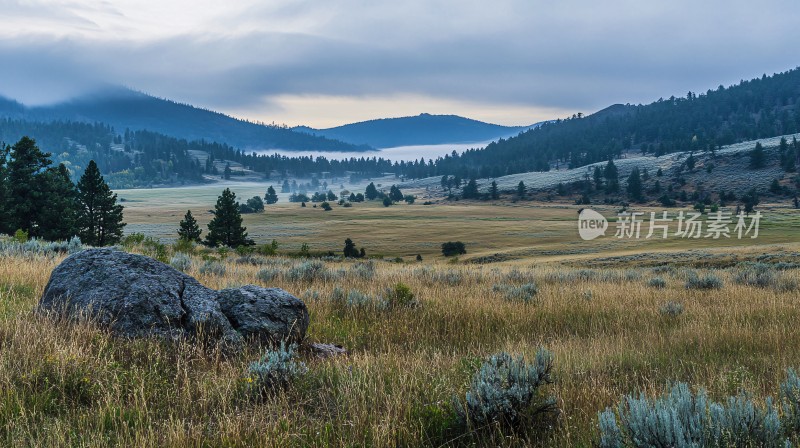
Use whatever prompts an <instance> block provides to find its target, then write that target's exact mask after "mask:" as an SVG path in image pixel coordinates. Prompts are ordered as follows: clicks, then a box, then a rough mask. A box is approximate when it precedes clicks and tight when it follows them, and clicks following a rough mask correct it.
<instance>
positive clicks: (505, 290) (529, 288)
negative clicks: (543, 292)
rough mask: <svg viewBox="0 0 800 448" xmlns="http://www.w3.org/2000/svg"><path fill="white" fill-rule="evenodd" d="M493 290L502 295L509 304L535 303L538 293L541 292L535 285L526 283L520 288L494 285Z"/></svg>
mask: <svg viewBox="0 0 800 448" xmlns="http://www.w3.org/2000/svg"><path fill="white" fill-rule="evenodd" d="M492 290H493V291H495V292H499V293H500V294H502V295H503V298H504V299H505V300H508V301H509V302H524V303H530V302H533V301H534V300H535V299H536V293H538V292H539V290H538V289H537V288H536V284H535V283H525V284H523V285H520V286H513V285H494V286H492Z"/></svg>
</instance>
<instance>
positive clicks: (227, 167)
mask: <svg viewBox="0 0 800 448" xmlns="http://www.w3.org/2000/svg"><path fill="white" fill-rule="evenodd" d="M222 177H223V178H224V179H225V180H229V179H230V178H231V164H230V163H226V164H225V171H223V173H222Z"/></svg>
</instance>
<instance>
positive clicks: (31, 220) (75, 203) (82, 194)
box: [0, 136, 125, 246]
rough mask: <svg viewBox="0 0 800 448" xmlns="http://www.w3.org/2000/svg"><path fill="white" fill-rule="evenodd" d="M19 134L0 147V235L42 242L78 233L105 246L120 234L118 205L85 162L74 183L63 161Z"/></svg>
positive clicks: (92, 165)
mask: <svg viewBox="0 0 800 448" xmlns="http://www.w3.org/2000/svg"><path fill="white" fill-rule="evenodd" d="M50 157H51V154H50V153H46V152H42V150H41V149H40V148H39V147H38V146H37V144H36V141H35V140H33V139H31V138H29V137H27V136H23V137H22V138H21V139H20V140H19V141H18V142H17V143H15V144H14V145H13V146H8V145H6V144H2V145H0V233H12V232H14V231H16V230H21V231H23V232H27V233H28V235H29V236H30V237H36V238H42V239H45V240H50V241H54V240H67V239H70V238H71V237H73V236H79V237H80V239H81V241H82V242H83V243H84V244H88V245H92V246H107V245H111V244H114V243H116V242H118V241H119V240H120V239H121V238H122V230H123V227H124V226H125V223H124V222H123V220H122V219H123V217H122V206H121V205H118V204H117V195H116V194H115V193H113V192H112V191H111V189H110V188H109V186H108V184H107V183H106V182H105V180H104V179H103V176H101V175H100V170H99V169H98V167H97V164H96V163H95V162H94V161H93V160H92V161H89V163H88V165H87V167H86V170H85V172H84V173H83V175H82V176H81V177H80V180H79V181H78V184H77V185H75V184H74V183H73V182H72V179H71V176H70V172H69V170H68V169H67V167H66V165H64V164H59V165H58V166H53V162H52V160H51V158H50Z"/></svg>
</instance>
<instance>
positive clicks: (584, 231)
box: [578, 208, 608, 241]
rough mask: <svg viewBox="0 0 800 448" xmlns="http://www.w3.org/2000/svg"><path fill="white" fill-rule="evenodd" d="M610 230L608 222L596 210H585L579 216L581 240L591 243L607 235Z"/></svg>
mask: <svg viewBox="0 0 800 448" xmlns="http://www.w3.org/2000/svg"><path fill="white" fill-rule="evenodd" d="M606 229H608V221H607V220H606V218H605V217H603V215H601V214H600V213H597V212H596V211H594V210H590V209H588V208H585V209H583V210H581V213H580V214H579V215H578V233H579V234H580V235H581V238H582V239H584V240H586V241H589V240H593V239H595V238H597V237H598V236H601V235H605V234H606Z"/></svg>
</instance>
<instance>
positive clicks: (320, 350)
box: [308, 342, 347, 359]
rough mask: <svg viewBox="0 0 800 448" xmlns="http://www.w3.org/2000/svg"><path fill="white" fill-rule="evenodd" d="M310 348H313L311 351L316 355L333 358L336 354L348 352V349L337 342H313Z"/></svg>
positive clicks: (340, 354)
mask: <svg viewBox="0 0 800 448" xmlns="http://www.w3.org/2000/svg"><path fill="white" fill-rule="evenodd" d="M308 348H309V349H310V350H311V353H313V354H314V356H316V357H317V358H323V359H325V358H333V357H335V356H342V355H346V354H347V349H345V348H344V347H342V346H341V345H337V344H323V343H319V342H313V343H311V344H309V346H308Z"/></svg>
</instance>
